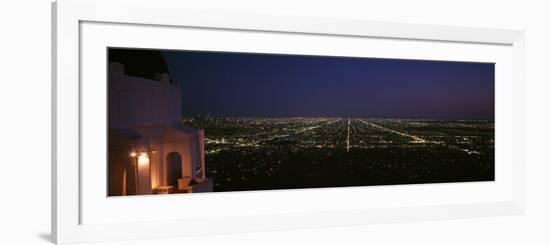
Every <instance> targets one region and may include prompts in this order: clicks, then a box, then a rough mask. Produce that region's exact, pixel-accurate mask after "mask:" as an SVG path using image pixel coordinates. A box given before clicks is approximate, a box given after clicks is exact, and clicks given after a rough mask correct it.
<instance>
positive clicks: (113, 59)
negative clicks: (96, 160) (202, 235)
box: [108, 49, 213, 196]
mask: <svg viewBox="0 0 550 245" xmlns="http://www.w3.org/2000/svg"><path fill="white" fill-rule="evenodd" d="M181 100H182V93H181V87H180V86H179V84H178V83H177V82H176V81H174V80H173V79H172V78H171V77H170V73H169V71H168V69H167V65H166V63H165V60H164V58H163V56H162V54H161V53H160V52H158V51H148V50H128V51H125V50H120V49H110V50H109V67H108V109H109V111H108V122H109V135H108V148H109V151H108V168H109V169H108V175H109V178H108V181H109V190H108V191H109V193H108V194H109V196H120V195H136V194H137V195H143V194H164V193H191V192H209V191H212V187H213V185H212V180H211V179H209V178H207V177H206V175H205V165H204V131H203V130H202V129H197V128H194V127H190V126H187V125H183V124H182V121H181V118H182V111H181V104H182V103H181Z"/></svg>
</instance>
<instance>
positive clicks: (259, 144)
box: [185, 117, 494, 191]
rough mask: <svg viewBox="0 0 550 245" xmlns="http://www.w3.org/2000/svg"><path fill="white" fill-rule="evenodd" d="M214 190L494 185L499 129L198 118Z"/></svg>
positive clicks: (474, 124) (409, 122)
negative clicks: (203, 134)
mask: <svg viewBox="0 0 550 245" xmlns="http://www.w3.org/2000/svg"><path fill="white" fill-rule="evenodd" d="M185 123H187V124H192V125H193V126H195V127H199V128H204V129H205V135H206V138H205V145H206V146H205V148H206V156H205V158H206V162H207V168H206V172H207V175H208V176H211V177H214V179H215V181H214V191H233V190H264V189H284V188H309V187H338V186H364V185H387V184H413V183H437V182H460V181H489V180H494V124H493V123H492V122H488V121H443V120H413V119H376V118H221V117H194V118H188V119H186V120H185Z"/></svg>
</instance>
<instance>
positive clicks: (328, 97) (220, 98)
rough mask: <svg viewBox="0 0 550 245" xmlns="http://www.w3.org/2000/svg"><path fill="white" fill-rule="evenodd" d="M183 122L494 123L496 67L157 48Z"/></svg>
mask: <svg viewBox="0 0 550 245" xmlns="http://www.w3.org/2000/svg"><path fill="white" fill-rule="evenodd" d="M162 53H163V55H164V57H165V60H166V63H167V65H168V69H169V71H170V73H171V75H172V77H173V79H174V80H176V81H178V82H179V83H180V86H181V87H182V91H183V92H182V93H183V102H182V105H183V107H182V110H183V115H184V116H185V117H190V116H197V115H216V116H232V117H380V118H418V119H420V118H422V119H463V120H491V121H493V120H494V99H495V96H494V94H495V93H494V91H495V83H494V64H493V63H474V62H447V61H422V60H399V59H378V58H351V57H330V56H304V55H279V54H253V53H228V52H202V51H163V52H162Z"/></svg>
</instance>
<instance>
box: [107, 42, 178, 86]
mask: <svg viewBox="0 0 550 245" xmlns="http://www.w3.org/2000/svg"><path fill="white" fill-rule="evenodd" d="M108 55H109V63H111V62H118V63H121V64H123V65H124V73H125V74H126V75H129V76H135V77H141V78H147V79H152V80H157V77H156V74H159V73H166V74H170V72H169V71H168V66H167V65H166V60H164V57H163V56H162V53H161V52H160V51H157V50H146V49H131V48H109V50H108Z"/></svg>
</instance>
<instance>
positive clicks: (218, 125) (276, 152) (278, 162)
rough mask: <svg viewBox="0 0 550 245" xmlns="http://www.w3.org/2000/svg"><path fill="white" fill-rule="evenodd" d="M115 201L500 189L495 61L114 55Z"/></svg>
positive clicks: (111, 140)
mask: <svg viewBox="0 0 550 245" xmlns="http://www.w3.org/2000/svg"><path fill="white" fill-rule="evenodd" d="M107 52H108V78H107V83H108V86H107V87H108V163H107V164H108V181H109V183H108V188H109V190H108V195H109V196H125V195H149V194H172V193H200V192H225V191H253V190H254V191H259V190H276V189H302V188H327V187H352V186H373V185H395V184H421V183H448V182H469V181H494V178H495V149H494V139H495V134H494V118H495V109H494V108H495V103H494V102H495V65H494V63H476V62H449V61H428V60H403V59H380V58H357V57H334V56H308V55H287V54H260V53H236V52H212V51H175V50H148V49H126V48H108V50H107Z"/></svg>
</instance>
